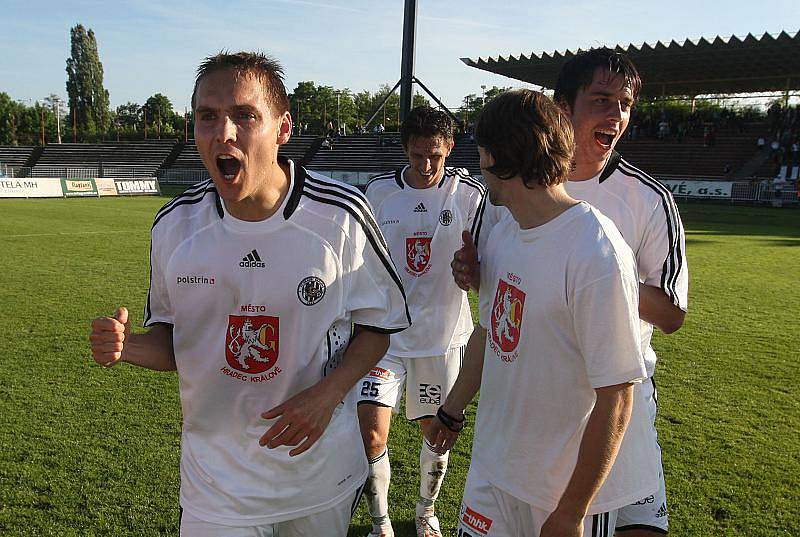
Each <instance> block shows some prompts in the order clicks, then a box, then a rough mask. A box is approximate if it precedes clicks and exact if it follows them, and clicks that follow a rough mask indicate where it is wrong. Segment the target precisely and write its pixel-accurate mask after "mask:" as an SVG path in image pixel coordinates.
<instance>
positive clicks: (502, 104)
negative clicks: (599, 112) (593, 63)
mask: <svg viewBox="0 0 800 537" xmlns="http://www.w3.org/2000/svg"><path fill="white" fill-rule="evenodd" d="M475 139H476V142H477V144H478V150H479V152H480V161H481V171H482V172H483V175H484V179H485V180H486V188H487V191H488V195H489V199H490V201H491V202H492V204H494V205H502V206H504V207H506V208H507V209H508V210H507V212H506V215H505V216H504V217H503V218H502V219H501V220H500V221H499V222H498V223H497V224H495V225H494V226H493V228H492V230H491V232H490V233H489V235H488V237H486V243H485V248H484V256H483V258H482V266H481V285H480V295H479V302H480V326H479V327H476V328H475V331H474V332H473V334H472V336H471V337H470V340H469V343H468V345H467V351H466V356H465V360H464V367H463V368H462V369H461V373H460V375H459V377H458V380H457V382H456V384H455V386H454V387H453V389H452V390H451V392H450V395H449V396H448V397H447V400H446V401H445V403H444V404H443V405H442V407H441V408H440V409H439V412H438V413H437V418H436V419H435V420H434V422H433V424H432V427H433V429H434V430H436V432H437V438H436V441H435V447H436V448H437V449H449V448H451V447H452V443H453V442H454V441H455V438H456V436H457V434H458V431H460V430H461V428H462V427H463V424H464V419H465V418H464V409H465V408H466V406H467V405H468V404H469V402H470V401H471V400H472V398H473V397H474V396H475V394H476V393H477V391H478V388H480V390H481V397H480V402H479V404H478V414H477V418H476V423H475V438H474V442H473V446H472V460H471V464H470V470H469V475H468V476H467V484H466V487H465V490H464V499H463V502H462V506H461V516H460V520H459V533H458V534H459V536H462V537H467V536H470V537H471V536H475V537H476V536H479V535H480V536H492V537H512V536H514V537H516V536H522V535H525V536H526V537H529V536H530V537H535V536H540V535H541V537H556V536H558V537H565V536H568V537H579V536H586V537H588V536H597V535H608V532H609V529H610V528H613V520H614V517H615V510H616V509H618V508H619V507H622V506H623V505H627V504H628V503H630V502H631V501H633V500H635V499H636V498H640V497H642V496H643V495H644V494H647V493H649V492H651V491H652V490H654V489H655V486H656V477H657V467H656V465H655V464H654V463H653V460H652V454H651V453H646V450H642V451H639V452H630V453H628V456H627V460H625V461H617V463H616V464H615V459H616V458H617V453H618V450H619V448H620V445H621V443H622V438H623V436H625V437H626V438H627V437H628V436H629V435H634V436H641V435H642V434H643V433H644V432H645V429H646V427H647V420H646V416H645V415H644V414H643V413H640V415H639V416H638V417H637V418H635V419H634V418H631V413H632V410H633V397H634V392H633V390H634V387H633V386H634V383H636V382H638V381H639V380H641V379H642V378H644V377H645V368H644V361H643V360H642V356H641V350H640V347H639V326H638V317H637V313H636V308H637V303H638V281H637V277H636V269H635V260H634V257H633V253H632V252H631V250H630V248H629V247H628V246H627V244H625V242H624V240H623V239H622V236H621V235H620V234H619V232H618V231H617V229H616V227H615V226H614V224H613V223H612V222H611V221H610V220H608V218H606V217H604V216H603V215H602V214H600V212H599V211H597V210H596V209H595V208H593V207H592V206H591V205H589V204H587V203H585V202H580V201H577V200H575V199H573V198H571V197H570V196H569V195H568V194H567V192H566V190H565V189H564V186H563V183H564V182H565V181H566V179H567V176H568V174H569V170H570V168H571V162H572V155H573V136H572V129H571V128H570V125H569V120H568V119H567V118H566V116H565V115H564V114H563V113H562V112H561V111H560V110H559V109H558V107H557V106H556V105H555V104H553V102H552V101H551V100H550V99H549V98H547V97H545V96H544V95H542V94H541V93H538V92H534V91H530V90H516V91H510V92H506V93H504V94H501V95H499V96H498V97H496V98H495V99H493V100H492V101H490V102H489V103H488V104H487V105H486V107H485V108H484V110H483V112H482V113H481V116H480V118H479V120H478V124H477V126H476V128H475ZM642 410H643V409H642ZM620 462H623V464H620ZM612 468H613V469H612Z"/></svg>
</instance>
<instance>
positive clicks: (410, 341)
mask: <svg viewBox="0 0 800 537" xmlns="http://www.w3.org/2000/svg"><path fill="white" fill-rule="evenodd" d="M407 169H408V166H406V167H404V168H403V169H402V170H397V171H395V172H390V173H387V174H383V175H379V176H377V177H375V178H374V179H372V181H370V183H369V184H368V185H367V190H366V196H367V199H368V200H369V201H370V203H371V204H372V208H373V210H374V211H375V218H376V220H377V221H378V225H379V226H380V228H381V231H382V232H383V235H384V237H386V242H387V244H388V245H389V252H391V254H392V258H393V259H394V262H395V265H396V266H397V269H398V272H399V273H400V276H401V278H402V280H403V286H404V287H405V290H406V294H407V297H408V306H409V309H410V310H411V319H412V321H413V324H412V325H411V328H409V329H408V330H404V331H403V332H401V333H399V334H394V335H393V336H392V338H391V344H390V347H389V351H388V353H389V354H391V355H394V356H400V357H403V358H415V357H423V356H440V355H444V354H445V352H447V349H448V348H450V347H455V346H460V345H464V344H466V342H467V340H468V339H469V335H470V334H471V333H472V315H471V313H470V308H469V302H468V301H467V293H466V292H464V291H462V290H461V289H459V287H458V286H457V285H456V284H455V282H454V281H453V275H452V271H451V269H450V262H451V261H452V260H453V254H454V253H455V251H456V250H458V249H459V248H461V246H462V241H461V232H462V231H464V230H470V229H472V226H473V222H474V221H475V217H476V214H477V212H478V208H479V206H480V205H481V201H482V199H483V197H484V193H485V189H484V187H483V185H481V184H480V183H479V182H478V181H477V180H476V179H474V178H473V177H471V176H470V175H469V174H468V173H467V171H466V170H464V169H460V168H449V167H446V168H445V170H444V174H443V175H442V179H441V180H440V181H439V183H438V184H436V185H434V186H432V187H430V188H413V187H411V186H409V185H408V184H407V183H406V182H405V180H404V178H403V177H404V175H403V174H404V173H405V171H406V170H407Z"/></svg>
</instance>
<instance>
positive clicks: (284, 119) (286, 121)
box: [278, 112, 293, 145]
mask: <svg viewBox="0 0 800 537" xmlns="http://www.w3.org/2000/svg"><path fill="white" fill-rule="evenodd" d="M278 121H279V123H278V145H283V144H285V143H286V142H288V141H289V138H291V136H292V125H293V123H292V115H291V114H290V113H289V112H284V113H283V114H281V116H280V117H279V118H278Z"/></svg>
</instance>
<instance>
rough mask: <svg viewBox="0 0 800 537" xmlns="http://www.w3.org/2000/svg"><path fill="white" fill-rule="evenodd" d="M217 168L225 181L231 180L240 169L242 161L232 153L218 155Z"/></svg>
mask: <svg viewBox="0 0 800 537" xmlns="http://www.w3.org/2000/svg"><path fill="white" fill-rule="evenodd" d="M217 168H218V169H219V171H220V173H222V177H224V178H225V180H226V181H233V180H234V178H235V177H236V174H238V173H239V170H241V169H242V163H241V162H239V159H237V158H236V157H234V156H232V155H220V156H218V157H217Z"/></svg>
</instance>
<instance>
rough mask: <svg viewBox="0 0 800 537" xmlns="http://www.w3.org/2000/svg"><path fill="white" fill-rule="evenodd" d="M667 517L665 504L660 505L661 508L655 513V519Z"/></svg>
mask: <svg viewBox="0 0 800 537" xmlns="http://www.w3.org/2000/svg"><path fill="white" fill-rule="evenodd" d="M665 516H667V504H665V503H662V504H661V507H659V508H658V512H657V513H656V518H664V517H665Z"/></svg>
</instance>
